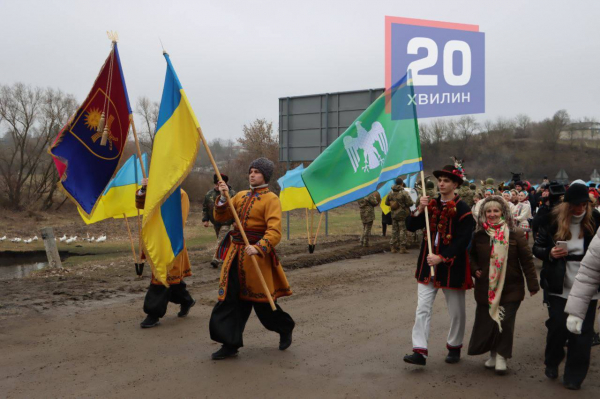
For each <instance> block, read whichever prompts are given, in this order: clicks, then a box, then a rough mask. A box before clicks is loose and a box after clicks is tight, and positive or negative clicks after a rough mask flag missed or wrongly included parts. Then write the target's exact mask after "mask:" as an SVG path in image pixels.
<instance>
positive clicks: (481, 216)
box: [475, 195, 516, 231]
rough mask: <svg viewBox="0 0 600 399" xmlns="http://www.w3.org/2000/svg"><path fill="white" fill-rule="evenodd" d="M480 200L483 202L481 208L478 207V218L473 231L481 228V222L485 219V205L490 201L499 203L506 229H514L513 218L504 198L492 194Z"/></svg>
mask: <svg viewBox="0 0 600 399" xmlns="http://www.w3.org/2000/svg"><path fill="white" fill-rule="evenodd" d="M481 201H483V203H482V204H481V208H479V209H480V210H479V218H478V219H477V227H476V228H475V231H479V230H483V224H484V223H485V222H486V221H487V220H486V218H485V206H486V205H487V204H488V203H490V202H497V203H498V204H500V210H501V211H502V216H503V217H504V220H505V223H506V225H507V226H508V229H509V230H510V231H514V229H515V227H516V226H515V220H514V218H513V215H512V213H511V211H510V207H509V205H508V202H506V200H505V199H504V198H503V197H501V196H499V195H492V196H489V197H487V198H486V199H483V200H481Z"/></svg>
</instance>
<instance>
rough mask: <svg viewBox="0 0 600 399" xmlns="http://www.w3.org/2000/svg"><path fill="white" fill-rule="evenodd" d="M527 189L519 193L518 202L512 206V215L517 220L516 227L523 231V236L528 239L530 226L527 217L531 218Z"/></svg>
mask: <svg viewBox="0 0 600 399" xmlns="http://www.w3.org/2000/svg"><path fill="white" fill-rule="evenodd" d="M528 196H529V195H528V194H527V191H521V192H520V193H519V197H518V198H519V203H518V204H517V205H516V206H515V207H514V208H513V212H514V214H513V216H514V217H515V221H516V222H517V227H519V228H521V229H522V230H523V231H525V238H526V239H529V233H530V232H531V227H530V226H529V219H531V217H532V216H531V205H530V204H529V199H528Z"/></svg>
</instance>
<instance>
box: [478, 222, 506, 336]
mask: <svg viewBox="0 0 600 399" xmlns="http://www.w3.org/2000/svg"><path fill="white" fill-rule="evenodd" d="M483 227H484V229H485V232H486V233H487V235H488V236H490V245H491V246H492V252H491V254H490V271H489V288H488V305H489V308H490V317H491V318H492V320H494V321H495V322H496V323H498V327H499V328H500V332H502V324H501V322H502V320H503V319H504V307H502V306H500V297H501V296H502V289H503V288H504V278H505V277H506V263H507V261H508V236H509V230H508V227H507V226H506V223H505V222H504V220H502V221H500V222H499V223H498V224H491V223H484V224H483Z"/></svg>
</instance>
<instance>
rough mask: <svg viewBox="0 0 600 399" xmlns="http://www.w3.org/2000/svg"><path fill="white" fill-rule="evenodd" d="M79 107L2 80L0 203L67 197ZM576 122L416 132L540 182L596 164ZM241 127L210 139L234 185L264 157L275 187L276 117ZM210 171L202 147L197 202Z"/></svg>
mask: <svg viewBox="0 0 600 399" xmlns="http://www.w3.org/2000/svg"><path fill="white" fill-rule="evenodd" d="M77 107H78V103H77V101H76V99H75V97H74V96H73V95H70V94H67V93H64V92H62V91H61V90H58V89H52V88H39V87H32V86H28V85H25V84H23V83H15V84H13V85H0V207H3V208H7V209H14V210H23V209H41V210H49V209H51V208H52V207H53V206H55V207H56V206H60V205H61V204H63V203H64V200H65V197H64V195H63V194H62V193H59V192H58V191H57V185H56V182H57V181H58V174H57V172H56V168H55V167H54V164H53V161H52V159H51V157H50V155H49V154H48V153H47V149H48V147H49V146H50V145H51V144H52V142H53V140H54V139H55V138H56V136H57V135H58V133H59V131H60V129H61V128H62V127H63V126H64V125H65V124H66V123H67V121H68V119H69V117H70V116H71V115H73V114H74V112H75V111H76V110H77ZM158 111H159V103H158V102H156V101H152V100H150V99H149V98H147V97H140V98H138V99H137V101H136V104H135V108H134V116H135V120H136V127H137V131H138V134H139V136H140V137H139V138H140V146H141V148H142V151H143V152H147V153H151V151H152V145H153V143H154V135H155V132H156V124H157V120H158ZM574 122H595V120H594V119H592V118H583V119H581V120H573V119H572V118H571V117H570V116H569V114H568V112H567V111H566V110H560V111H558V112H556V113H555V114H554V115H553V116H552V117H549V118H546V119H543V120H541V121H537V122H536V121H532V120H531V118H529V117H528V116H527V115H524V114H520V115H517V116H516V117H514V118H497V119H496V120H487V121H484V122H483V123H479V122H477V120H476V119H475V118H474V117H472V116H462V117H460V118H453V119H451V118H448V119H435V120H432V121H429V122H425V123H423V122H422V123H421V124H420V126H419V135H420V140H421V149H422V155H423V160H424V166H425V170H426V171H432V170H434V169H437V168H440V167H442V166H443V165H445V164H448V163H449V162H451V161H450V157H451V156H456V157H458V158H461V159H464V160H465V164H464V166H465V168H466V171H467V176H468V178H469V179H476V180H477V181H479V180H480V179H481V180H483V179H485V178H487V177H493V178H495V179H500V180H508V179H509V178H510V177H511V175H510V173H511V172H517V173H519V172H520V173H523V174H524V176H525V177H526V178H528V179H530V180H533V181H535V180H539V179H541V178H542V176H544V175H548V176H550V177H552V176H554V175H555V174H556V173H558V171H559V170H560V169H561V168H565V169H566V170H567V172H568V173H569V175H570V176H574V177H577V178H584V179H586V178H587V176H588V175H589V174H590V173H591V172H592V169H593V167H594V166H593V162H581V159H582V158H583V157H586V156H589V157H590V160H592V161H593V159H597V157H598V155H600V148H598V147H599V146H600V140H596V141H595V142H589V141H586V140H575V139H574V135H573V134H572V135H571V139H570V140H566V141H565V140H561V137H560V135H561V132H564V131H569V129H572V127H570V126H575V125H574ZM240 130H241V131H240V137H238V138H237V139H235V140H231V139H229V140H226V139H214V140H212V141H211V142H210V143H209V146H210V148H211V151H212V152H213V155H214V157H215V159H216V160H217V162H218V165H219V168H220V169H221V172H222V173H225V174H227V175H228V176H229V179H230V180H229V183H230V185H231V186H233V187H234V188H235V189H236V190H240V189H245V188H246V187H247V185H248V180H247V168H248V165H249V164H250V162H251V161H252V160H253V159H256V158H258V157H261V156H264V157H267V158H269V159H271V160H273V161H274V162H275V164H276V170H275V172H274V175H273V177H272V179H271V182H272V183H273V184H272V187H273V188H274V190H275V191H278V186H277V184H276V183H275V182H276V181H277V179H278V178H279V177H280V176H282V175H283V174H284V173H285V170H286V164H285V163H280V162H278V160H279V138H278V135H277V134H276V133H275V132H274V131H273V123H272V122H270V121H267V120H266V119H260V118H259V119H256V120H254V121H252V122H250V123H248V124H245V125H243V126H241V127H240ZM135 151H136V150H135V147H134V144H133V142H132V141H130V142H128V143H127V145H126V147H125V149H124V153H123V157H122V162H124V161H125V160H126V159H127V158H129V156H131V154H134V153H135ZM292 166H295V165H292ZM212 176H213V171H212V167H211V166H210V163H209V160H208V156H207V155H206V153H205V152H204V148H203V147H202V146H201V148H200V152H199V156H198V159H197V161H196V165H195V167H194V169H193V171H192V172H191V173H190V176H189V177H188V179H186V181H185V182H184V183H183V188H184V189H185V190H186V191H188V194H189V195H190V199H191V200H192V201H198V202H200V201H202V200H203V198H204V195H205V194H206V192H207V191H208V190H210V189H211V187H212V186H213V177H212Z"/></svg>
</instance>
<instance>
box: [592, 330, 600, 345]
mask: <svg viewBox="0 0 600 399" xmlns="http://www.w3.org/2000/svg"><path fill="white" fill-rule="evenodd" d="M596 345H600V333H596V334H594V339H593V340H592V346H596Z"/></svg>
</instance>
